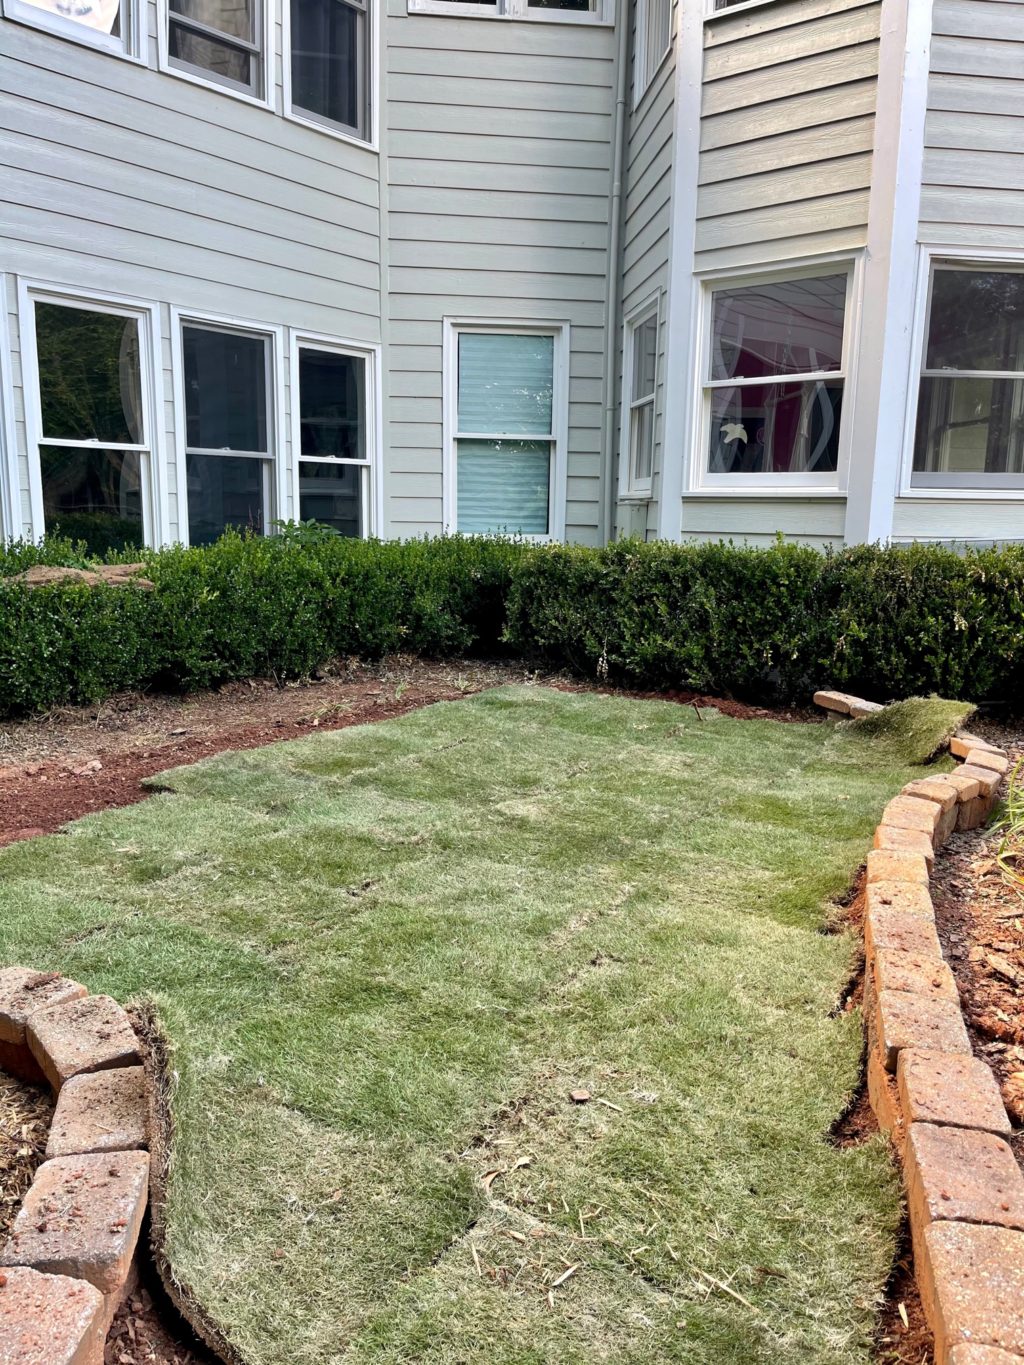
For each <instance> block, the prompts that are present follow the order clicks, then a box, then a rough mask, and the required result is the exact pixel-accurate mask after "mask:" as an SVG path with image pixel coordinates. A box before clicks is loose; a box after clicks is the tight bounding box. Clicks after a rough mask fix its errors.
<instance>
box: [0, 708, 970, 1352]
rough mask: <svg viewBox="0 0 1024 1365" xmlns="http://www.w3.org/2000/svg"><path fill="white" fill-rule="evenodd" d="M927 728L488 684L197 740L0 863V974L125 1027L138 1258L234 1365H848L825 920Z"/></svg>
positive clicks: (832, 951)
mask: <svg viewBox="0 0 1024 1365" xmlns="http://www.w3.org/2000/svg"><path fill="white" fill-rule="evenodd" d="M911 710H913V708H912V707H911ZM959 714H961V713H960V712H957V711H956V710H955V708H944V707H943V706H941V705H939V704H934V705H932V706H931V707H929V704H926V703H922V704H921V705H920V707H919V708H918V710H917V711H916V712H913V715H912V716H911V719H912V720H913V721H914V727H913V728H911V729H910V730H907V731H906V732H902V731H901V732H900V733H899V734H895V732H894V733H890V734H888V735H887V734H886V733H884V731H885V727H884V725H883V726H879V725H877V724H875V725H871V724H868V725H865V724H863V723H858V725H856V726H840V727H836V726H827V725H824V724H822V725H802V724H781V723H779V722H776V721H770V720H731V719H727V718H725V717H724V716H721V715H719V714H718V713H717V712H714V711H709V710H705V711H702V712H700V713H699V714H697V713H696V712H695V711H694V710H693V708H686V707H682V706H679V705H676V704H672V703H669V702H658V701H636V700H629V699H626V698H621V697H613V696H603V695H595V694H585V693H581V694H570V693H565V692H559V691H554V690H548V689H545V688H540V687H534V688H531V687H506V688H500V689H495V690H493V691H490V692H487V693H483V694H482V695H479V696H477V697H474V698H472V699H467V700H464V701H458V702H451V703H444V704H440V705H436V706H431V707H428V708H425V709H423V710H420V711H417V712H413V713H410V714H408V715H406V716H403V717H402V718H400V719H396V720H391V721H387V722H384V723H382V724H378V725H367V726H362V727H359V728H352V729H348V730H341V731H337V732H335V733H331V734H324V735H321V736H317V737H314V738H311V739H308V740H301V741H297V742H293V743H287V744H278V745H274V746H271V747H269V748H265V749H259V750H252V751H249V752H245V753H238V754H225V755H222V756H220V757H217V758H214V759H210V760H207V761H205V762H203V763H199V764H197V765H195V766H194V767H189V768H182V769H177V770H175V771H173V772H171V773H168V774H165V775H164V776H163V777H162V778H161V779H159V782H160V785H161V786H162V787H163V788H165V789H166V790H165V791H163V792H161V793H160V794H158V795H155V796H154V797H153V798H152V799H150V800H148V801H146V802H144V803H142V804H140V805H136V806H131V807H128V808H126V809H123V810H119V811H112V812H108V813H106V814H103V815H98V816H92V817H89V818H87V819H84V820H81V821H79V822H77V823H76V824H73V825H71V826H69V827H68V829H67V831H66V833H64V834H61V835H55V836H52V837H49V838H41V839H37V840H32V841H29V842H25V843H20V844H15V845H12V846H11V847H9V848H7V849H5V850H3V852H2V853H0V958H2V959H3V961H4V962H5V963H15V962H18V963H24V964H26V965H32V966H37V967H39V968H44V969H51V968H59V969H60V970H61V971H64V972H66V973H68V974H70V975H72V976H75V977H77V978H78V979H80V980H82V981H83V982H85V983H86V984H87V985H88V986H89V988H90V989H91V990H92V991H96V992H101V991H107V992H110V993H111V994H114V995H116V996H117V997H118V998H119V999H121V1000H123V1001H128V1000H131V999H133V998H135V999H138V998H140V997H149V998H150V999H151V1000H152V1001H153V1002H154V1004H155V1007H156V1009H157V1011H158V1014H159V1017H160V1019H161V1021H162V1024H163V1027H164V1028H165V1030H166V1032H167V1034H168V1035H169V1038H170V1041H171V1044H172V1047H173V1053H172V1060H173V1067H174V1076H175V1088H174V1091H173V1117H174V1123H175V1140H174V1146H173V1162H172V1171H171V1181H170V1190H169V1203H168V1211H167V1218H168V1241H167V1250H168V1254H169V1257H170V1261H171V1263H172V1265H173V1267H174V1270H175V1273H176V1275H177V1277H178V1278H179V1280H180V1281H181V1282H182V1283H183V1284H184V1285H186V1286H187V1287H188V1288H189V1289H190V1290H191V1291H192V1292H193V1293H194V1294H195V1295H196V1297H197V1298H198V1299H199V1301H200V1302H201V1303H202V1304H203V1306H204V1308H205V1310H206V1311H207V1312H208V1313H209V1315H210V1317H211V1318H212V1320H213V1321H214V1322H215V1323H216V1324H217V1325H218V1327H219V1328H220V1330H221V1331H222V1332H223V1333H224V1335H225V1337H226V1338H227V1339H228V1340H229V1341H230V1342H231V1343H232V1344H233V1346H234V1348H235V1349H236V1351H237V1352H238V1355H239V1358H240V1359H243V1360H245V1361H246V1362H249V1365H325V1363H326V1362H334V1361H344V1362H352V1365H363V1363H364V1362H365V1363H366V1365H371V1363H373V1365H378V1363H379V1362H398V1361H402V1362H410V1361H431V1362H444V1363H445V1365H455V1363H456V1362H459V1363H460V1365H461V1363H462V1362H467V1363H468V1362H481V1363H483V1362H487V1365H512V1362H515V1365H527V1363H528V1362H529V1363H530V1365H533V1363H534V1362H536V1365H541V1363H542V1362H557V1365H569V1363H570V1362H581V1363H582V1362H593V1361H606V1360H607V1361H612V1362H623V1363H629V1362H636V1365H639V1363H640V1362H662V1361H666V1362H667V1361H683V1362H688V1363H689V1362H701V1365H732V1363H733V1362H735V1363H736V1365H740V1363H742V1365H754V1363H755V1362H756V1363H757V1365H762V1363H764V1362H786V1363H787V1365H788V1363H789V1362H792V1365H798V1363H799V1365H817V1363H824V1362H834V1363H835V1365H855V1363H856V1362H867V1361H868V1360H869V1359H870V1353H871V1349H870V1338H871V1331H872V1325H873V1314H874V1309H875V1306H876V1304H877V1301H878V1298H879V1295H880V1291H881V1289H882V1286H883V1283H884V1281H885V1278H886V1274H887V1272H888V1270H889V1267H890V1263H891V1260H892V1257H893V1252H894V1241H895V1232H896V1229H897V1225H898V1221H899V1191H898V1184H897V1179H896V1177H895V1175H894V1173H893V1170H892V1168H891V1166H890V1162H889V1158H888V1156H887V1153H886V1149H885V1146H884V1144H883V1143H882V1141H881V1140H880V1139H877V1138H876V1139H873V1140H869V1141H868V1142H867V1143H866V1144H863V1145H861V1146H857V1147H851V1148H846V1149H839V1148H837V1147H836V1146H834V1145H833V1144H831V1143H830V1141H829V1139H828V1133H829V1128H830V1125H831V1124H832V1123H833V1121H834V1120H835V1119H836V1118H837V1116H838V1115H840V1114H841V1113H842V1111H843V1108H844V1106H845V1105H846V1103H847V1101H848V1099H849V1097H850V1095H851V1093H852V1091H853V1090H854V1088H855V1087H856V1085H857V1081H858V1069H859V1063H860V1055H861V1021H860V1018H859V1016H858V1014H857V1013H856V1012H853V1013H845V1012H843V1011H841V1010H840V1011H839V1012H835V1007H836V1004H837V1001H838V1000H839V998H840V996H841V994H842V992H843V989H844V986H845V985H846V984H847V981H848V979H849V976H850V972H851V967H852V965H853V963H854V960H855V955H856V942H855V940H854V938H853V937H852V936H851V935H850V934H846V933H829V932H825V928H826V924H827V921H828V919H829V906H828V904H827V902H828V899H829V898H830V897H833V896H836V895H838V894H839V893H841V892H843V890H844V889H845V888H846V887H847V886H848V884H849V882H850V879H851V876H852V874H853V873H854V871H855V869H856V868H857V866H858V864H859V863H861V861H862V860H863V858H864V855H865V853H866V851H867V847H868V843H869V839H870V835H871V830H872V827H873V825H874V824H875V822H876V820H877V818H878V815H879V813H880V811H881V809H882V806H883V805H884V804H885V802H886V801H887V800H888V799H889V797H890V796H892V795H893V794H894V792H895V791H896V790H897V788H898V787H899V786H900V785H901V784H902V783H903V782H905V781H907V780H909V779H910V778H911V777H913V776H916V775H920V771H921V770H920V768H916V767H914V766H913V764H912V762H911V759H910V753H909V750H908V748H907V746H906V744H905V743H904V744H903V747H902V749H901V748H900V747H899V746H898V745H897V744H896V740H900V741H901V742H902V741H904V740H905V739H906V736H907V735H908V734H909V735H911V737H912V738H913V739H914V741H915V743H914V744H913V746H911V747H913V748H916V749H917V750H918V751H919V752H920V753H921V754H926V753H928V752H929V751H930V749H931V748H932V747H934V744H935V743H936V742H937V741H938V739H939V738H940V734H941V732H942V730H943V729H944V728H945V726H946V724H947V723H949V722H951V721H955V720H956V719H957V716H958V715H959ZM879 730H881V731H882V732H883V733H881V734H879V733H878V732H879ZM571 1091H585V1092H587V1093H588V1094H589V1095H590V1097H591V1098H590V1099H589V1101H585V1102H581V1103H574V1102H573V1100H572V1099H571V1098H570V1092H571Z"/></svg>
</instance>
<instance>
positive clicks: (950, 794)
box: [902, 774, 958, 810]
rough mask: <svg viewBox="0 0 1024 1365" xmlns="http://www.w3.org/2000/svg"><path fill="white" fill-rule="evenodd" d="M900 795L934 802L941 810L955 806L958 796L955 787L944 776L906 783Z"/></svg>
mask: <svg viewBox="0 0 1024 1365" xmlns="http://www.w3.org/2000/svg"><path fill="white" fill-rule="evenodd" d="M902 794H903V795H904V796H914V797H917V799H918V800H919V801H934V802H935V804H936V805H937V806H941V807H942V809H943V810H949V808H950V806H955V805H956V803H957V796H958V792H957V789H956V786H955V785H954V784H953V783H952V782H950V780H949V778H948V777H946V776H945V774H943V775H942V776H941V777H919V778H917V779H916V781H914V782H908V783H907V785H906V786H905V787H904V788H903V793H902Z"/></svg>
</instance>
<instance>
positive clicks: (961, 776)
mask: <svg viewBox="0 0 1024 1365" xmlns="http://www.w3.org/2000/svg"><path fill="white" fill-rule="evenodd" d="M943 781H945V782H948V783H949V785H950V786H951V787H955V788H956V795H957V800H958V801H961V802H963V801H970V800H972V799H973V798H974V797H975V796H978V795H979V794H980V792H981V784H980V783H979V781H978V779H977V778H976V777H970V776H969V775H968V774H967V773H965V772H964V770H963V768H957V769H956V771H955V772H952V773H945V774H944V775H943Z"/></svg>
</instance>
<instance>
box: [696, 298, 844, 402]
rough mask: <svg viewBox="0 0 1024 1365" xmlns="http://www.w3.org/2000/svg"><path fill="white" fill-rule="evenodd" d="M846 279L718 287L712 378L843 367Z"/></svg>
mask: <svg viewBox="0 0 1024 1365" xmlns="http://www.w3.org/2000/svg"><path fill="white" fill-rule="evenodd" d="M846 278H847V277H846V275H845V274H843V275H826V276H822V277H820V278H817V279H807V280H774V281H771V282H765V283H764V284H751V285H744V286H742V287H739V288H732V289H716V290H715V291H714V294H713V307H712V350H711V378H712V379H713V380H715V379H759V378H761V377H764V378H768V377H769V376H774V375H786V374H808V373H814V372H819V371H822V370H838V369H841V368H842V363H843V320H844V317H845V314H846Z"/></svg>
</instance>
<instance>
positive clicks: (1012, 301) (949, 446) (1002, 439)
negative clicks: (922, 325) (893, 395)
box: [911, 265, 1024, 489]
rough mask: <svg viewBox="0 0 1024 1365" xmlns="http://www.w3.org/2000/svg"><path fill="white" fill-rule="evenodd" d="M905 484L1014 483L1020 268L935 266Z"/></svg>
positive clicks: (1018, 438)
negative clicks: (910, 471)
mask: <svg viewBox="0 0 1024 1365" xmlns="http://www.w3.org/2000/svg"><path fill="white" fill-rule="evenodd" d="M911 483H912V485H913V486H916V487H924V488H927V487H940V488H941V487H946V488H949V487H954V488H993V489H994V488H1020V489H1024V271H1022V270H1021V269H1020V268H1013V269H1011V268H1006V267H969V268H967V269H955V268H953V267H950V266H944V265H942V266H937V267H935V269H934V271H933V273H932V282H931V299H930V305H929V310H928V325H927V341H926V345H925V356H924V366H923V369H922V374H921V388H920V395H919V398H918V405H917V431H916V436H915V440H914V466H913V474H912V477H911Z"/></svg>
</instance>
